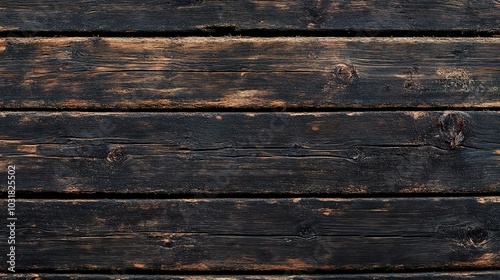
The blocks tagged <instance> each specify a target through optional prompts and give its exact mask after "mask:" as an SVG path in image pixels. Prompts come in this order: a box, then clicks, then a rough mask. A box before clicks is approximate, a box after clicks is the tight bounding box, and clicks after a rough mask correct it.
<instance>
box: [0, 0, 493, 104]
mask: <svg viewBox="0 0 500 280" xmlns="http://www.w3.org/2000/svg"><path fill="white" fill-rule="evenodd" d="M235 3H236V2H235ZM136 6H137V5H136ZM71 7H74V5H71ZM353 18H355V17H353ZM426 18H427V17H426ZM429 18H430V17H429ZM499 18H500V17H499ZM356 20H357V21H358V20H359V19H356ZM359 21H360V22H362V21H361V20H359ZM123 22H128V20H124V21H123ZM433 22H434V20H433ZM498 53H500V38H439V39H435V38H411V39H410V38H318V37H316V38H239V37H233V38H230V37H225V38H201V37H196V38H180V39H179V38H177V39H167V38H135V39H133V38H6V39H1V40H0V92H2V95H1V96H0V107H1V108H11V109H12V108H15V109H23V108H50V109H61V108H63V109H68V108H69V109H82V110H85V109H120V110H124V109H199V108H226V109H227V108H234V109H242V108H243V109H245V108H252V109H259V108H278V107H288V108H316V109H319V108H387V107H393V108H394V107H396V108H408V107H410V108H416V107H440V108H442V107H454V108H462V107H467V108H474V107H485V108H486V107H487V108H498V107H500V75H499V74H498V73H499V72H500V57H499V56H498Z"/></svg>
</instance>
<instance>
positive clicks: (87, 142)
mask: <svg viewBox="0 0 500 280" xmlns="http://www.w3.org/2000/svg"><path fill="white" fill-rule="evenodd" d="M0 124H1V125H0V144H1V146H0V154H1V155H2V157H1V159H0V167H1V168H0V169H1V170H7V169H6V168H7V167H6V166H7V165H8V164H15V165H16V166H17V170H18V174H19V176H18V178H17V181H16V182H17V183H18V184H19V186H20V187H19V191H23V192H59V193H83V192H86V193H92V192H109V193H145V194H148V193H149V194H151V193H162V194H188V195H193V194H196V195H222V194H230V195H234V194H318V193H319V194H367V193H372V194H373V193H468V194H471V193H493V192H497V191H498V190H499V187H500V180H499V178H500V172H499V171H500V142H499V138H498V135H499V133H500V131H499V129H500V114H499V113H498V112H487V111H485V112H462V111H446V112H422V111H420V112H365V113H361V112H356V113H352V112H351V113H349V112H339V113H285V112H281V113H280V112H276V113H92V112H90V113H85V112H66V113H57V112H53V113H48V112H6V113H2V114H1V115H0ZM0 183H1V184H5V183H6V182H0Z"/></svg>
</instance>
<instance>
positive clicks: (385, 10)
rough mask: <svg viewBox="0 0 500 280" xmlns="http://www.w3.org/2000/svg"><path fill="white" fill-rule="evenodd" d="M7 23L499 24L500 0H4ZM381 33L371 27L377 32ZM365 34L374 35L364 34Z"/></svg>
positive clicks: (241, 26)
mask: <svg viewBox="0 0 500 280" xmlns="http://www.w3.org/2000/svg"><path fill="white" fill-rule="evenodd" d="M0 11H2V13H0V30H21V31H22V30H29V31H159V32H162V31H192V30H211V29H213V28H216V27H219V28H230V29H237V30H247V29H265V30H287V29H293V30H423V31H427V30H470V31H476V30H496V31H498V30H499V26H500V20H499V18H500V6H499V3H498V1H494V0H491V1H480V0H421V1H405V0H394V1H391V2H387V1H384V0H371V1H365V0H355V1H341V2H338V1H317V0H292V1H290V0H280V1H275V0H272V1H271V0H267V1H251V0H244V1H203V0H192V1H191V0H172V1H168V2H165V1H159V0H144V1H141V2H140V3H137V2H136V1H132V0H113V1H111V0H107V1H84V0H78V1H69V0H50V1H36V0H26V1H15V0H3V1H2V2H1V4H0ZM373 34H376V33H368V35H373ZM359 35H360V36H366V35H365V34H364V33H360V34H359Z"/></svg>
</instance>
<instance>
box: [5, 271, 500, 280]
mask: <svg viewBox="0 0 500 280" xmlns="http://www.w3.org/2000/svg"><path fill="white" fill-rule="evenodd" d="M499 275H500V271H495V270H493V271H470V272H429V273H370V274H347V275H346V274H338V275H335V274H330V275H328V274H327V275H303V274H301V275H294V274H293V272H292V271H290V272H285V273H283V275H272V276H269V275H220V276H216V275H203V276H194V275H193V276H191V275H182V276H180V275H130V274H124V273H122V272H120V271H116V272H115V273H114V274H113V275H106V274H64V273H62V274H50V273H36V274H34V273H33V274H13V275H7V274H0V277H5V278H7V277H9V278H8V279H29V280H45V279H51V280H52V279H53V280H78V279H84V280H85V279H92V280H94V279H95V280H110V279H115V280H116V279H121V280H156V279H158V280H160V279H161V280H352V279H360V280H374V279H376V280H397V279H423V280H434V279H437V280H442V279H445V280H448V279H461V280H463V279H481V280H496V279H499V277H500V276H499Z"/></svg>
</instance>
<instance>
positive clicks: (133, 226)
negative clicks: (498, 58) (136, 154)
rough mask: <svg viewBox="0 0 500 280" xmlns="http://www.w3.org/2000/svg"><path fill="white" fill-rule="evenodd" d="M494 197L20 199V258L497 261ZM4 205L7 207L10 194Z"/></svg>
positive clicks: (268, 265) (423, 264) (219, 262)
mask: <svg viewBox="0 0 500 280" xmlns="http://www.w3.org/2000/svg"><path fill="white" fill-rule="evenodd" d="M499 201H500V198H499V197H463V198H372V199H315V198H302V199H300V198H294V199H188V200H170V199H167V200H140V199H139V200H137V199H136V200H21V201H18V202H17V205H16V217H17V218H18V220H17V221H16V228H17V235H16V244H18V245H17V247H16V248H17V249H16V250H17V251H16V260H17V265H16V268H17V269H18V270H19V271H29V270H33V269H41V270H55V271H60V272H64V271H80V272H83V271H99V270H111V269H112V270H119V269H122V270H125V271H126V270H134V271H137V272H139V271H141V270H149V271H177V270H179V271H295V273H300V272H302V273H307V272H314V271H317V270H322V271H324V270H332V271H335V270H359V269H437V268H441V269H443V268H447V269H458V268H460V269H462V268H475V269H477V268H499V267H500V255H499V250H500V245H499V244H500V240H499V236H500V234H499V226H500V220H499V219H498V217H499V215H500V203H499ZM1 205H2V207H4V209H6V207H7V206H6V202H5V201H2V203H1ZM7 231H8V228H7V227H5V226H4V227H2V228H1V230H0V233H1V234H2V235H3V236H8V232H7ZM6 246H7V244H5V243H3V244H1V249H2V251H3V252H7V251H8V250H7V248H6ZM6 265H7V264H5V263H2V264H1V267H2V269H4V270H6Z"/></svg>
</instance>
